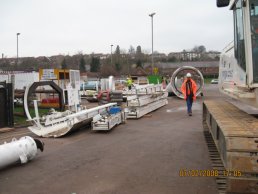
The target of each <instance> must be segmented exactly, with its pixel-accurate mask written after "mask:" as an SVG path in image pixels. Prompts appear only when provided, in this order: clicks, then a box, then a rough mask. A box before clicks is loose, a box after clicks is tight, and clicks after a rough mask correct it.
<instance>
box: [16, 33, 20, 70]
mask: <svg viewBox="0 0 258 194" xmlns="http://www.w3.org/2000/svg"><path fill="white" fill-rule="evenodd" d="M20 34H21V33H17V34H16V35H17V62H16V63H17V65H18V62H19V61H18V60H19V38H18V37H19V35H20Z"/></svg>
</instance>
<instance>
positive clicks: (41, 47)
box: [0, 0, 233, 57]
mask: <svg viewBox="0 0 258 194" xmlns="http://www.w3.org/2000/svg"><path fill="white" fill-rule="evenodd" d="M152 12H156V15H155V16H154V50H157V51H159V52H164V53H169V52H176V51H182V50H183V49H191V48H193V47H194V46H195V45H204V46H206V48H207V50H218V51H220V50H222V49H223V47H224V46H226V44H228V43H229V42H230V41H232V40H233V20H232V17H233V16H232V11H229V8H228V7H226V8H220V9H219V8H217V7H216V1H215V0H0V53H4V55H5V56H8V57H15V56H16V48H17V47H16V33H17V32H19V33H21V35H20V36H19V56H21V57H26V56H44V55H45V56H51V55H57V54H70V55H73V54H76V53H78V52H79V51H82V52H83V53H85V54H87V53H92V52H95V53H109V52H110V45H111V44H113V45H115V46H116V45H119V46H120V48H121V49H126V50H128V49H129V47H130V45H132V46H134V47H136V46H138V45H141V47H142V49H143V50H146V51H149V52H150V51H151V18H150V17H149V16H148V14H150V13H152ZM113 48H114V47H113Z"/></svg>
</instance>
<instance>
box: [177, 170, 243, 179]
mask: <svg viewBox="0 0 258 194" xmlns="http://www.w3.org/2000/svg"><path fill="white" fill-rule="evenodd" d="M220 175H222V176H233V177H241V176H242V172H241V171H240V170H234V171H229V170H223V172H222V174H219V171H218V170H216V169H210V170H209V169H208V170H197V169H190V170H189V169H180V170H179V176H180V177H218V176H220Z"/></svg>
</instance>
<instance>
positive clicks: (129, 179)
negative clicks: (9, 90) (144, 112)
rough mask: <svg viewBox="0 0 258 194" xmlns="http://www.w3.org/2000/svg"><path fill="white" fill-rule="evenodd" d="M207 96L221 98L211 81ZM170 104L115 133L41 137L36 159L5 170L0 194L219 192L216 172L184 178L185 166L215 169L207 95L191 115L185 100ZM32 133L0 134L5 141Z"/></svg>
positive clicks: (0, 178)
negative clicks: (206, 124)
mask: <svg viewBox="0 0 258 194" xmlns="http://www.w3.org/2000/svg"><path fill="white" fill-rule="evenodd" d="M204 95H205V97H204V98H207V99H211V98H221V96H220V95H219V93H218V90H217V87H216V86H207V88H206V90H205V91H204ZM168 101H169V104H168V105H166V106H164V107H162V108H160V109H159V110H156V111H154V112H152V113H151V114H149V115H148V116H145V117H143V118H141V119H138V120H128V121H127V123H126V124H123V125H120V126H117V127H116V128H114V129H113V130H111V131H110V132H101V133H100V132H92V131H90V129H89V128H86V129H81V130H79V131H76V132H74V133H72V134H70V135H68V136H65V137H63V138H57V139H54V138H41V140H42V141H44V143H45V150H44V152H43V153H39V154H38V156H37V157H36V158H35V159H34V160H33V161H31V162H29V163H27V164H24V165H19V164H17V165H14V166H11V167H8V168H6V169H3V170H1V171H0V193H1V194H13V193H19V194H23V193H24V194H30V193H33V194H41V193H42V194H43V193H48V194H50V193H58V194H59V193H62V194H75V193H76V194H84V193H85V194H95V193H96V194H163V193H164V194H207V193H209V194H216V193H218V192H217V188H216V183H215V178H214V177H181V176H179V171H180V170H181V169H188V170H205V169H211V162H210V160H209V157H208V148H207V145H206V143H205V139H204V135H203V128H202V99H200V98H199V99H198V100H197V101H196V102H195V103H194V106H193V116H192V117H189V116H188V115H187V114H186V104H185V101H183V100H180V99H178V98H176V97H170V98H169V100H168ZM23 135H31V136H32V137H35V135H33V134H32V133H30V132H28V130H27V129H16V130H15V131H12V132H7V133H3V134H0V143H1V142H3V141H5V140H8V141H9V140H11V138H12V137H20V136H23Z"/></svg>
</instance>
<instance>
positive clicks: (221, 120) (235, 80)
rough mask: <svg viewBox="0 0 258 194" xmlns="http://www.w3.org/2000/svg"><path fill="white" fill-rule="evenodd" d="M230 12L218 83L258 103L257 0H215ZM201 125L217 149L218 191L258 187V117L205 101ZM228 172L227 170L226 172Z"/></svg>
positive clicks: (257, 189)
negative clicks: (230, 36)
mask: <svg viewBox="0 0 258 194" xmlns="http://www.w3.org/2000/svg"><path fill="white" fill-rule="evenodd" d="M228 5H230V9H231V10H233V14H234V32H235V36H234V41H233V42H231V43H230V44H229V45H228V46H227V47H226V48H225V49H224V50H223V52H222V54H221V58H220V64H219V88H220V91H221V92H223V93H224V94H227V95H228V96H230V97H232V98H235V99H238V100H240V101H242V102H244V103H245V104H249V105H251V106H253V107H258V52H257V51H258V1H257V0H230V1H229V0H217V6H218V7H225V6H228ZM203 126H204V130H205V131H206V132H208V133H209V134H210V135H211V137H212V139H213V141H214V143H215V146H216V148H217V150H218V152H219V155H220V158H221V161H222V165H221V166H220V165H216V164H215V163H216V162H218V161H219V158H216V157H215V158H214V156H211V157H212V161H215V163H214V162H213V167H214V169H216V170H218V172H219V176H218V178H217V180H216V181H217V183H218V185H219V191H220V192H221V193H225V192H227V193H241V194H244V193H256V194H257V193H258V120H257V118H255V117H253V116H252V115H249V114H247V113H246V112H244V111H242V110H240V109H238V108H237V107H235V106H234V105H232V104H231V103H230V102H225V101H205V102H204V104H203ZM225 172H226V173H225Z"/></svg>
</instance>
